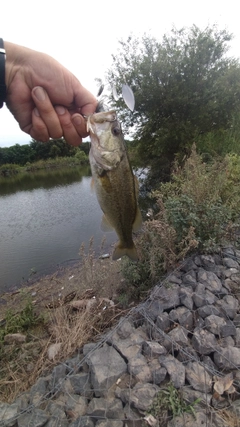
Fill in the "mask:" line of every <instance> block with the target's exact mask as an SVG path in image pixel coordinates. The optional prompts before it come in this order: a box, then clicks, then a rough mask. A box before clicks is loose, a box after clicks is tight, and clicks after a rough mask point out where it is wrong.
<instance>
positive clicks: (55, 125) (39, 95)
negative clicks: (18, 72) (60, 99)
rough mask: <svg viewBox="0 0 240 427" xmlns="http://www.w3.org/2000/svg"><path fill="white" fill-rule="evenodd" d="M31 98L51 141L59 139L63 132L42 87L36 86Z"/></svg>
mask: <svg viewBox="0 0 240 427" xmlns="http://www.w3.org/2000/svg"><path fill="white" fill-rule="evenodd" d="M32 98H33V101H34V103H35V105H36V107H37V110H38V112H39V114H40V117H41V119H42V121H43V122H44V123H45V126H46V128H47V130H48V134H49V136H50V137H51V138H53V139H57V138H61V137H62V135H63V130H62V127H61V124H60V121H59V117H58V115H57V113H56V111H55V109H54V107H53V105H52V103H51V101H50V99H49V97H48V94H47V92H46V91H45V90H44V89H43V88H42V87H40V86H36V87H34V88H33V90H32Z"/></svg>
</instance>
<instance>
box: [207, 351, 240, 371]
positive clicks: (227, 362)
mask: <svg viewBox="0 0 240 427" xmlns="http://www.w3.org/2000/svg"><path fill="white" fill-rule="evenodd" d="M213 360H214V363H215V364H216V365H217V367H218V368H220V369H236V368H239V367H240V348H237V347H226V348H221V347H220V348H219V350H218V351H215V352H214V355H213Z"/></svg>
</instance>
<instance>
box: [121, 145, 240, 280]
mask: <svg viewBox="0 0 240 427" xmlns="http://www.w3.org/2000/svg"><path fill="white" fill-rule="evenodd" d="M239 181H240V157H239V156H237V155H228V156H227V157H226V158H225V159H224V160H215V161H212V162H211V163H209V164H207V163H205V162H203V160H202V157H201V156H200V155H199V154H197V152H196V147H195V146H193V149H192V153H191V155H190V157H189V158H188V159H187V160H186V161H185V164H184V166H183V167H179V165H178V164H175V166H174V170H173V172H172V175H171V181H170V182H168V183H162V184H160V185H159V189H158V190H156V191H154V192H153V193H152V197H153V198H154V200H155V208H154V215H153V217H152V218H151V219H150V220H148V221H146V222H145V223H144V229H143V232H142V235H141V236H140V237H139V238H138V240H137V246H138V252H139V255H140V261H139V262H138V263H136V264H134V265H132V263H130V261H123V267H122V268H123V275H124V277H125V278H127V280H129V281H130V282H131V283H132V284H141V286H143V283H145V284H146V283H148V284H149V283H154V282H155V281H156V279H158V278H159V276H160V275H161V274H163V272H166V271H167V270H170V269H172V268H174V267H175V266H176V264H177V262H179V261H181V260H182V259H183V258H184V257H185V256H186V255H187V254H190V253H192V252H193V251H195V250H196V249H197V250H198V252H199V253H201V252H205V253H206V252H213V251H216V249H218V248H219V246H221V245H223V244H226V243H229V242H231V243H233V242H234V241H235V240H236V238H237V237H236V234H235V229H236V228H238V227H239V207H240V186H239Z"/></svg>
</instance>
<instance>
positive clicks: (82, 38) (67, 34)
mask: <svg viewBox="0 0 240 427" xmlns="http://www.w3.org/2000/svg"><path fill="white" fill-rule="evenodd" d="M238 10H239V5H238V2H237V0H228V1H227V2H225V1H223V0H220V1H219V0H208V1H206V0H202V1H201V2H193V1H192V0H181V1H180V0H171V1H166V0H165V1H161V0H158V1H157V0H148V1H147V2H140V1H139V0H121V1H119V2H117V1H112V0H104V1H101V0H68V1H60V0H58V1H56V0H40V1H34V0H20V1H19V0H9V1H5V2H3V4H2V5H1V17H4V19H2V20H1V27H0V37H2V38H3V39H4V40H7V41H10V42H13V43H17V44H20V45H23V46H27V47H29V48H31V49H35V50H38V51H41V52H45V53H47V54H49V55H51V56H53V57H54V58H55V59H57V60H58V61H59V62H60V63H62V64H63V65H64V66H65V67H66V68H68V69H69V70H70V71H71V72H72V73H73V74H75V75H76V77H77V78H78V79H79V80H80V81H81V83H82V84H83V85H84V86H85V87H86V88H87V89H88V90H90V91H91V92H93V93H94V95H96V94H97V85H96V82H95V78H96V77H99V78H104V74H105V72H106V71H107V69H108V68H110V66H111V63H112V58H111V55H112V54H115V53H116V52H117V49H118V44H119V43H118V41H119V40H120V39H126V38H127V37H128V36H129V35H130V34H131V33H133V34H134V35H136V36H139V37H141V36H142V35H143V34H144V33H148V34H150V35H152V36H154V37H157V38H158V39H159V40H161V38H162V36H163V34H164V33H168V32H170V30H171V28H172V27H173V25H175V26H176V28H177V29H180V28H182V27H190V26H192V25H193V24H195V25H197V26H198V27H200V28H201V29H204V28H206V26H208V25H210V26H211V25H214V24H217V25H218V28H219V29H220V30H221V29H227V30H228V31H229V32H230V33H233V35H234V40H233V41H232V42H231V50H230V54H231V55H232V56H235V57H240V26H239V13H238ZM30 141H31V137H30V136H29V135H27V134H26V133H24V132H22V131H21V130H20V128H19V126H18V123H17V122H16V121H15V119H14V118H13V116H12V115H11V113H10V111H9V110H8V109H7V108H6V106H4V107H3V108H2V109H0V147H4V146H5V147H6V146H11V145H14V144H17V143H19V144H27V143H29V142H30Z"/></svg>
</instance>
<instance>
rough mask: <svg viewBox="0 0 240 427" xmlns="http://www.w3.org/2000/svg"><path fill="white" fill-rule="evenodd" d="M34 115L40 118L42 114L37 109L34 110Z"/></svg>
mask: <svg viewBox="0 0 240 427" xmlns="http://www.w3.org/2000/svg"><path fill="white" fill-rule="evenodd" d="M33 111H34V114H35V115H36V116H37V117H40V114H39V111H38V109H37V108H34V110H33Z"/></svg>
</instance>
